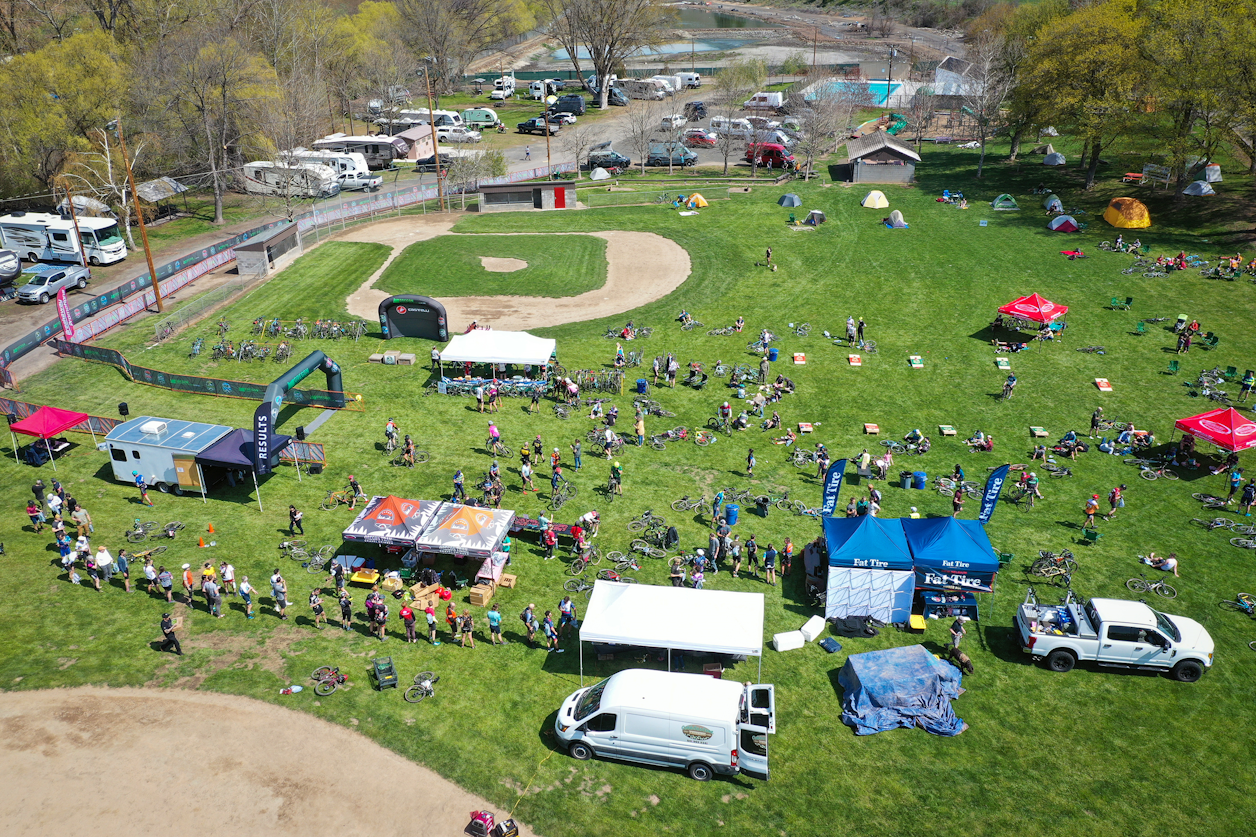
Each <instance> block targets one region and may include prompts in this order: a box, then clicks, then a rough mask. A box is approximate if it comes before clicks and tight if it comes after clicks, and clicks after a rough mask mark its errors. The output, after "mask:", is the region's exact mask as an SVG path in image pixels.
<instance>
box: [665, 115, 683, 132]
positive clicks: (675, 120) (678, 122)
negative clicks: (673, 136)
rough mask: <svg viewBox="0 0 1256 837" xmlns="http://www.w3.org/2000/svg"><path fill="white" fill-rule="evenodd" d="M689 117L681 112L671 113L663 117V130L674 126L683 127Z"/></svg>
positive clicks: (668, 129) (674, 127) (671, 128)
mask: <svg viewBox="0 0 1256 837" xmlns="http://www.w3.org/2000/svg"><path fill="white" fill-rule="evenodd" d="M688 121H689V119H688V117H686V116H685V115H684V114H683V113H671V114H668V115H667V116H664V117H663V130H664V131H671V130H675V129H676V128H683V127H684V126H685V123H686V122H688Z"/></svg>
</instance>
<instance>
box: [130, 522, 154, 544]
mask: <svg viewBox="0 0 1256 837" xmlns="http://www.w3.org/2000/svg"><path fill="white" fill-rule="evenodd" d="M156 528H157V521H156V520H148V521H145V522H143V523H141V522H140V521H139V519H138V518H137V519H136V521H135V523H133V524H132V525H131V528H130V529H128V530H126V532H125V533H124V534H125V536H126V539H127V540H128V541H130V542H131V543H139V542H140V541H142V540H145V539H146V538H148V535H149V533H150V532H152V531H153V530H155V529H156Z"/></svg>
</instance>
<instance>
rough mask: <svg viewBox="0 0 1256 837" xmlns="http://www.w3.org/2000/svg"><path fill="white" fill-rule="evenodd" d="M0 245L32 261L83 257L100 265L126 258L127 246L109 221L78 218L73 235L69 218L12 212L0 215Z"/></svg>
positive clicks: (53, 260)
mask: <svg viewBox="0 0 1256 837" xmlns="http://www.w3.org/2000/svg"><path fill="white" fill-rule="evenodd" d="M80 236H81V237H82V240H81V241H80ZM0 245H3V246H4V247H7V248H8V249H10V250H12V251H13V252H14V253H17V255H18V257H19V258H23V259H26V260H27V261H32V262H38V261H48V262H79V261H81V260H82V257H84V256H86V257H87V261H88V262H89V263H90V264H94V265H100V264H113V263H114V262H120V261H122V260H123V259H125V258H126V244H125V243H124V242H123V241H122V234H121V233H120V232H118V222H117V221H115V220H114V219H112V218H92V217H81V216H80V217H79V219H78V232H77V233H76V232H75V229H74V220H73V219H72V218H63V217H61V216H60V215H52V214H50V213H47V212H11V213H9V214H8V215H0Z"/></svg>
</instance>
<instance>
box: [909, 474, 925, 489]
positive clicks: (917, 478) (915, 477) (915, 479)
mask: <svg viewBox="0 0 1256 837" xmlns="http://www.w3.org/2000/svg"><path fill="white" fill-rule="evenodd" d="M911 476H912V480H911V487H912V488H924V487H925V486H926V485H928V484H929V475H928V474H926V473H925V472H924V471H916V472H915V473H913V474H912V475H911Z"/></svg>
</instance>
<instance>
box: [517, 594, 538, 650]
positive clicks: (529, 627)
mask: <svg viewBox="0 0 1256 837" xmlns="http://www.w3.org/2000/svg"><path fill="white" fill-rule="evenodd" d="M519 618H520V619H521V620H522V621H523V627H524V630H526V631H527V632H528V647H529V648H535V647H536V629H537V627H538V626H537V622H536V605H535V604H529V605H528V606H527V607H525V608H524V609H523V613H520V614H519Z"/></svg>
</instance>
